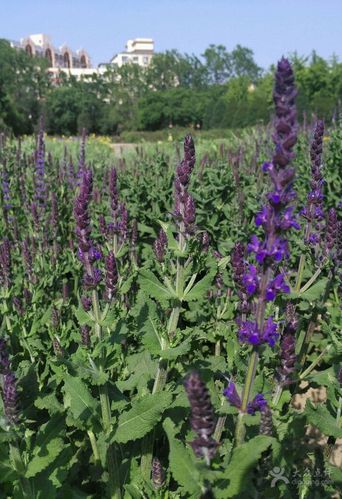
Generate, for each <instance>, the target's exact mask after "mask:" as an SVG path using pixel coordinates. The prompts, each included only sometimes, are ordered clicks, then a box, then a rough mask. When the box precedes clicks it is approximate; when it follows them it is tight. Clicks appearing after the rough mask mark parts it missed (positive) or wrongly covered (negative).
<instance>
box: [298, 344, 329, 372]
mask: <svg viewBox="0 0 342 499" xmlns="http://www.w3.org/2000/svg"><path fill="white" fill-rule="evenodd" d="M330 348H331V345H328V346H326V347H325V348H324V350H323V351H322V352H321V353H320V354H319V356H318V357H317V358H316V359H315V360H314V361H313V362H312V364H310V365H309V367H308V368H307V369H305V371H304V372H302V374H301V375H300V376H299V379H301V380H302V379H305V378H306V376H308V374H310V373H311V371H312V370H313V369H314V368H315V367H316V366H317V364H319V362H320V360H321V359H322V358H323V357H324V355H325V354H326V353H327V352H329V350H330Z"/></svg>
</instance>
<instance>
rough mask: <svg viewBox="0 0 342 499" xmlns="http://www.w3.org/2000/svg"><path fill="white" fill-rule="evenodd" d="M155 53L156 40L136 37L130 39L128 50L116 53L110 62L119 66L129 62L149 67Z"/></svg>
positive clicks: (127, 45)
mask: <svg viewBox="0 0 342 499" xmlns="http://www.w3.org/2000/svg"><path fill="white" fill-rule="evenodd" d="M153 53H154V41H153V40H152V38H135V39H134V40H128V42H127V44H126V50H125V51H124V52H120V53H119V54H116V55H115V56H114V57H113V58H112V60H111V61H110V62H111V64H115V65H117V66H119V67H121V66H123V65H124V64H127V63H133V64H138V65H139V66H142V67H147V66H148V65H149V64H150V62H151V60H152V57H153Z"/></svg>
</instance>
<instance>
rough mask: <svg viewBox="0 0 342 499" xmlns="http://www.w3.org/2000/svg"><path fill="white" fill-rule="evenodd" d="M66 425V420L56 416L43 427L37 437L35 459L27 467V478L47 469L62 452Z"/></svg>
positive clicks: (34, 450)
mask: <svg viewBox="0 0 342 499" xmlns="http://www.w3.org/2000/svg"><path fill="white" fill-rule="evenodd" d="M64 424H65V423H64V418H63V417H62V416H60V415H56V416H54V417H52V419H50V421H49V422H48V423H46V424H44V425H43V426H41V428H40V430H39V432H38V434H37V437H36V441H35V446H34V449H33V453H32V454H33V457H32V459H31V460H30V461H29V463H28V465H27V469H26V473H25V476H26V478H32V477H34V476H35V475H36V474H37V473H40V472H41V471H42V470H44V469H45V468H47V467H48V466H49V465H50V464H51V463H52V462H53V461H54V460H55V459H56V458H57V457H58V456H59V454H60V453H61V452H62V450H63V448H64V441H63V438H61V437H62V436H63V433H64V432H63V430H64Z"/></svg>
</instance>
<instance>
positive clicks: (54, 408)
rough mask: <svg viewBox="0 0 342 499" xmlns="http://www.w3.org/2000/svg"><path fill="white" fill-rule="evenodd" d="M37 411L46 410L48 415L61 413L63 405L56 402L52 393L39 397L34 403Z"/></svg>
mask: <svg viewBox="0 0 342 499" xmlns="http://www.w3.org/2000/svg"><path fill="white" fill-rule="evenodd" d="M34 405H35V406H36V407H37V408H38V409H46V410H47V411H49V413H50V414H54V413H56V412H61V411H63V405H62V404H61V403H60V402H59V401H58V399H57V397H56V395H55V394H54V393H49V394H46V395H41V396H40V397H38V398H37V399H36V400H35V401H34Z"/></svg>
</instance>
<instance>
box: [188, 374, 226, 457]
mask: <svg viewBox="0 0 342 499" xmlns="http://www.w3.org/2000/svg"><path fill="white" fill-rule="evenodd" d="M184 387H185V391H186V393H187V395H188V398H189V402H190V407H191V419H190V421H191V428H192V429H193V431H194V432H195V433H197V435H198V436H197V438H195V440H193V441H192V442H191V447H192V448H193V451H194V453H195V454H196V456H197V457H204V458H205V459H206V460H207V461H210V460H211V459H212V458H213V457H214V455H215V453H216V449H217V447H218V443H217V442H216V441H215V440H214V439H213V438H212V435H213V433H214V431H215V426H216V420H215V415H214V409H213V406H212V404H211V401H210V395H209V392H208V389H207V387H206V386H205V384H204V383H203V381H202V380H201V378H200V376H199V374H198V373H197V372H192V373H191V374H189V375H188V376H187V377H186V379H185V381H184Z"/></svg>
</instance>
